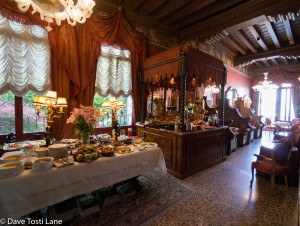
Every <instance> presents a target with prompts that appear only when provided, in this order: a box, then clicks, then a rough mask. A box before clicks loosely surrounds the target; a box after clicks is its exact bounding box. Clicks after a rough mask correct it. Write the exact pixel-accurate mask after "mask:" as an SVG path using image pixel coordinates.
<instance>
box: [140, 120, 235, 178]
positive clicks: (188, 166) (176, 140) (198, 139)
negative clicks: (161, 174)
mask: <svg viewBox="0 0 300 226" xmlns="http://www.w3.org/2000/svg"><path fill="white" fill-rule="evenodd" d="M228 131H229V129H228V127H227V126H224V127H217V128H214V129H209V130H205V131H191V132H175V131H169V130H168V131H162V130H160V129H158V128H151V127H143V126H137V134H138V136H141V137H144V140H145V141H151V142H156V143H158V146H159V147H160V148H161V150H162V152H163V155H164V157H165V161H166V165H167V168H168V172H169V173H171V174H172V175H174V176H175V177H177V178H179V179H183V178H186V177H188V176H190V175H192V174H194V173H197V172H199V171H202V170H204V169H207V168H209V167H210V166H213V165H215V164H218V163H221V162H222V161H225V160H226V152H227V150H226V149H227V147H228V145H227V144H228V142H230V140H229V139H228V134H227V133H228Z"/></svg>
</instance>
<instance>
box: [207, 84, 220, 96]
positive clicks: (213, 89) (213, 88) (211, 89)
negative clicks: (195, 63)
mask: <svg viewBox="0 0 300 226" xmlns="http://www.w3.org/2000/svg"><path fill="white" fill-rule="evenodd" d="M219 92H220V89H219V88H218V87H217V86H216V84H212V85H210V84H208V85H207V86H206V87H205V90H204V93H205V94H206V96H207V95H212V94H214V93H219Z"/></svg>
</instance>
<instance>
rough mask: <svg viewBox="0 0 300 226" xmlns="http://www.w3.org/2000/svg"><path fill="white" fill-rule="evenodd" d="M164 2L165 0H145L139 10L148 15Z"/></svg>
mask: <svg viewBox="0 0 300 226" xmlns="http://www.w3.org/2000/svg"><path fill="white" fill-rule="evenodd" d="M164 3H165V0H163V1H157V0H149V1H146V2H145V4H143V5H142V6H141V7H140V9H139V11H140V12H141V14H142V15H145V16H149V15H150V14H151V13H153V12H154V11H155V10H157V9H158V8H159V7H160V6H161V5H162V4H164Z"/></svg>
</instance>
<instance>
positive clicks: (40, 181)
mask: <svg viewBox="0 0 300 226" xmlns="http://www.w3.org/2000/svg"><path fill="white" fill-rule="evenodd" d="M155 168H158V169H159V170H160V171H161V172H162V173H166V172H167V169H166V165H165V160H164V157H163V155H162V152H161V149H160V148H149V149H146V150H144V151H135V152H132V153H127V154H115V156H113V157H101V158H99V159H97V160H95V161H93V162H91V163H85V162H83V163H75V164H74V165H72V166H64V167H62V168H55V167H54V168H52V169H50V170H47V171H42V172H34V171H31V170H25V171H24V172H23V173H22V174H21V175H18V176H16V177H12V178H5V179H0V218H7V217H11V218H16V217H21V216H23V215H26V214H28V213H31V212H33V211H36V210H39V209H42V208H44V207H47V206H51V205H53V204H55V203H59V202H62V201H64V200H66V199H69V198H71V197H74V196H77V195H81V194H84V193H87V192H91V191H94V190H97V189H99V188H102V187H106V186H109V185H112V184H115V183H118V182H121V181H123V180H127V179H130V178H132V177H135V176H138V175H141V174H143V173H146V172H149V171H152V170H154V169H155Z"/></svg>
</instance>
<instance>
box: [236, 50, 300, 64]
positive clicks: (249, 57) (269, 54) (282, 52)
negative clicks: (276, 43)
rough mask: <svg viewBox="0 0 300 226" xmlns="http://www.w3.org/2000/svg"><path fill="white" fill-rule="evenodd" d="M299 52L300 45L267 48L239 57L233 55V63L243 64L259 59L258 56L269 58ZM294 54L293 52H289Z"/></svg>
mask: <svg viewBox="0 0 300 226" xmlns="http://www.w3.org/2000/svg"><path fill="white" fill-rule="evenodd" d="M299 52H300V45H294V46H289V47H286V48H280V49H276V50H269V51H266V52H262V53H253V54H249V55H246V56H239V57H235V58H234V65H235V66H237V65H240V64H243V63H245V62H248V61H251V60H254V59H260V58H271V57H273V58H274V56H280V55H288V53H299ZM291 55H294V54H291Z"/></svg>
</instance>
